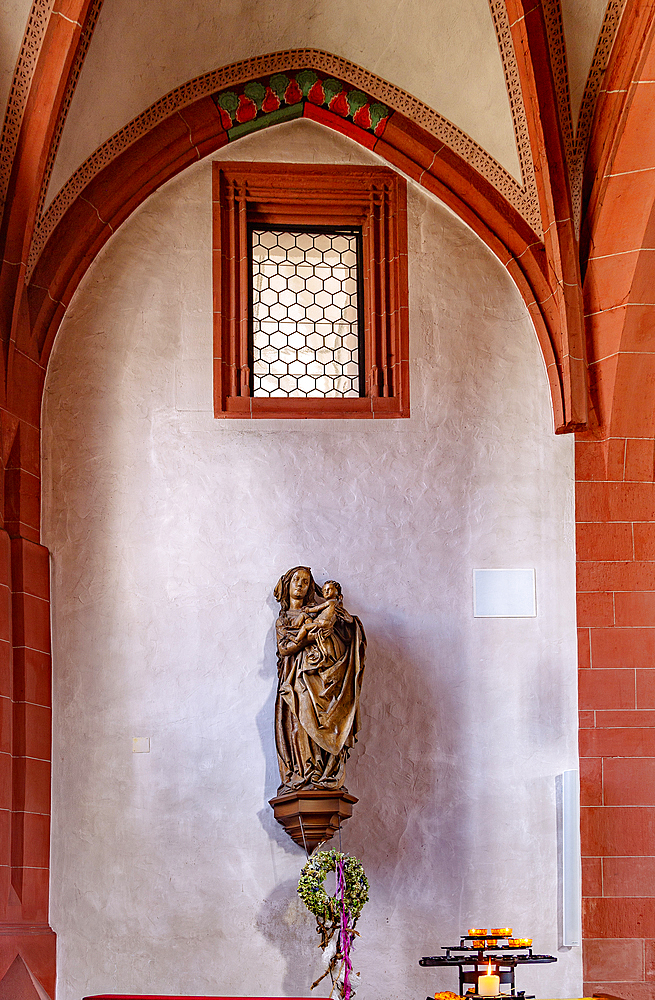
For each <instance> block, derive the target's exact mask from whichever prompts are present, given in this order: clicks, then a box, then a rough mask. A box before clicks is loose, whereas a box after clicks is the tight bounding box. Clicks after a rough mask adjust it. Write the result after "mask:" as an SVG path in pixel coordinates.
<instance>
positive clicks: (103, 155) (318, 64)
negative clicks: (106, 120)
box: [28, 0, 540, 277]
mask: <svg viewBox="0 0 655 1000" xmlns="http://www.w3.org/2000/svg"><path fill="white" fill-rule="evenodd" d="M496 2H498V3H500V4H502V0H494V3H496ZM501 20H502V18H501ZM506 20H507V15H506V14H505V21H506ZM507 32H509V26H508V27H507ZM509 44H510V47H511V39H510V42H509ZM512 52H513V48H512ZM303 69H305V70H307V69H310V70H314V71H315V72H317V74H321V75H324V76H325V77H330V78H334V79H336V80H340V81H342V83H344V84H346V85H347V88H348V90H352V89H355V90H359V91H362V92H363V93H364V94H366V95H368V97H369V99H370V100H371V104H373V103H375V102H379V103H380V104H384V105H386V106H387V107H388V108H390V109H391V110H392V111H400V112H402V114H404V115H406V117H407V118H410V119H411V120H412V121H414V122H416V123H417V124H418V125H420V126H421V127H422V128H424V129H425V130H426V131H427V132H429V133H430V134H431V135H434V136H436V137H437V138H438V139H440V140H441V141H442V142H443V143H445V145H447V146H449V147H450V149H453V150H454V151H455V152H456V153H458V154H459V156H461V157H462V159H463V160H464V161H465V162H467V163H469V164H470V165H471V166H473V167H474V168H475V169H476V170H477V171H478V172H479V173H480V174H482V176H483V177H485V178H486V179H487V180H488V181H489V182H490V183H491V184H492V185H493V186H494V187H495V188H496V189H497V190H498V191H500V192H501V194H502V195H503V196H504V197H505V198H506V199H507V201H508V202H509V203H510V204H511V205H512V206H513V207H514V208H515V209H516V210H517V211H518V212H519V213H520V214H521V215H522V216H523V218H524V219H526V221H527V222H529V224H530V225H531V226H532V227H533V228H535V229H536V230H537V231H540V217H539V206H538V202H537V200H536V186H535V185H534V181H533V180H532V181H530V177H532V178H533V177H534V175H533V171H532V168H531V160H530V159H528V158H526V157H525V156H524V157H523V161H522V166H523V164H525V167H524V169H527V166H528V164H530V170H529V171H528V172H527V173H526V174H525V176H526V178H527V179H528V183H527V185H526V186H523V185H521V184H519V183H518V181H516V180H515V179H514V178H513V177H512V175H511V174H510V173H509V172H508V171H507V170H505V169H504V167H502V166H501V165H500V164H499V163H498V161H497V160H495V159H494V158H493V157H492V156H491V155H490V154H489V153H487V152H486V151H485V150H484V149H482V147H481V146H480V145H478V143H477V142H475V141H474V140H473V139H471V137H470V136H468V135H467V134H466V133H465V132H463V131H462V130H461V129H459V128H457V126H456V125H453V124H452V122H449V121H448V120H447V119H445V118H444V117H443V116H442V115H440V114H439V113H438V112H437V111H434V110H433V109H432V108H430V107H428V106H427V105H426V104H424V103H423V102H422V101H419V100H417V98H415V97H412V96H411V94H408V93H406V91H404V90H401V89H400V88H399V87H395V86H394V85H393V84H390V83H387V82H386V81H385V80H382V79H381V78H380V77H378V76H375V74H374V73H369V72H368V70H365V69H362V68H361V67H359V66H356V65H355V64H354V63H351V62H349V61H348V60H347V59H342V58H340V57H339V56H334V55H331V54H330V53H328V52H322V51H320V50H319V49H289V50H287V51H284V52H275V53H272V54H270V55H265V56H258V57H257V58H254V59H246V60H244V61H242V62H238V63H233V64H232V65H231V66H225V67H223V68H222V69H219V70H214V71H212V72H210V73H205V74H204V75H203V76H199V77H196V78H195V79H194V80H191V81H189V83H186V84H184V85H183V86H181V87H178V88H177V89H176V90H173V91H171V92H170V93H169V94H167V95H166V96H165V97H163V98H161V100H159V101H157V102H156V103H155V104H152V105H151V106H150V107H149V108H148V109H147V110H146V111H144V112H143V113H142V114H140V115H139V116H138V117H136V118H133V119H132V121H131V122H129V124H128V125H126V126H125V128H122V129H120V130H119V131H118V132H116V133H115V134H114V135H113V136H111V138H110V139H108V140H107V141H106V142H104V143H103V144H102V145H101V146H99V147H98V149H97V150H96V151H95V152H94V153H93V154H92V155H91V156H90V157H89V158H88V159H87V160H85V162H84V163H83V164H82V165H81V167H79V169H78V170H76V171H75V173H74V174H73V175H72V177H71V178H70V179H69V180H68V181H67V183H66V184H65V185H64V187H63V188H62V189H61V191H60V192H59V193H58V194H57V196H56V197H55V199H54V201H53V202H52V204H51V205H50V207H49V208H48V210H47V211H46V213H45V214H44V215H43V216H42V217H41V219H40V220H39V223H38V224H37V228H36V230H35V234H34V239H33V241H32V249H31V252H30V260H29V268H28V277H29V274H31V272H32V270H33V268H34V264H35V263H36V261H37V260H38V257H39V255H40V253H41V251H42V250H43V247H44V246H45V244H46V242H47V240H48V238H49V236H50V234H51V233H52V232H53V230H54V228H55V227H56V225H57V223H58V222H59V220H60V219H61V218H62V216H63V215H64V213H65V212H66V210H67V209H68V208H69V206H70V205H71V204H72V203H73V201H74V200H75V199H76V198H77V196H78V195H79V194H81V192H82V191H83V190H84V188H85V187H86V185H87V184H88V183H89V181H90V180H91V179H92V178H93V177H95V176H96V174H97V173H98V172H99V171H100V170H102V169H103V168H104V167H105V166H107V164H109V163H111V161H112V160H113V159H115V157H116V156H118V155H119V154H120V153H121V152H122V151H123V150H124V149H126V148H127V147H128V146H130V145H131V144H132V143H133V142H135V141H136V140H137V139H140V138H141V137H142V136H143V135H145V134H146V133H147V132H149V131H150V129H152V128H153V127H154V126H155V125H157V124H159V123H160V122H161V121H163V120H164V119H165V118H168V117H169V115H172V114H174V113H175V112H176V111H181V110H182V109H183V108H184V107H186V106H187V105H189V104H192V103H193V102H194V101H197V100H198V99H199V98H201V97H206V96H210V95H212V94H216V93H220V92H222V91H225V90H234V91H235V92H236V89H237V88H238V87H240V86H241V85H244V84H246V83H248V82H249V81H259V80H261V79H262V78H264V77H267V76H268V77H271V76H272V75H273V74H276V73H283V74H294V75H295V74H297V73H298V71H300V70H303ZM244 92H245V88H244ZM512 95H514V100H515V101H518V100H520V102H521V105H520V106H521V108H522V107H523V105H522V98H521V97H520V87H519V91H518V95H517V93H516V91H515V89H514V90H512V92H511V94H510V99H512ZM515 113H518V112H515ZM230 117H231V116H230ZM528 146H529V143H528Z"/></svg>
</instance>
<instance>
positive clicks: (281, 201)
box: [212, 163, 409, 418]
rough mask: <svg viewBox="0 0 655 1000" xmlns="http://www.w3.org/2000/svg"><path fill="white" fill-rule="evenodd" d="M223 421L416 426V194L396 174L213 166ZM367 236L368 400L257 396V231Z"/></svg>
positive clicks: (217, 404)
mask: <svg viewBox="0 0 655 1000" xmlns="http://www.w3.org/2000/svg"><path fill="white" fill-rule="evenodd" d="M212 206H213V222H214V227H213V280H214V415H215V416H216V417H241V418H244V417H245V418H255V417H266V418H271V417H290V418H294V417H296V418H298V417H300V418H307V417H340V418H347V417H354V418H373V417H375V418H380V417H408V416H409V314H408V306H407V299H408V285H407V185H406V182H405V180H404V179H403V178H402V177H400V176H399V175H398V174H397V173H396V172H395V171H393V170H389V169H387V168H386V167H350V166H335V165H334V164H326V165H321V166H318V165H316V164H295V163H281V164H280V163H276V164H272V163H248V164H235V165H234V166H231V165H225V164H221V163H214V164H213V199H212ZM249 224H259V225H266V226H271V225H272V226H275V227H279V228H284V227H285V226H289V227H291V226H313V225H316V226H334V227H335V228H336V227H338V226H349V227H360V226H361V230H362V257H363V260H362V265H363V266H362V272H363V299H364V301H363V304H362V315H363V327H364V329H363V331H361V330H360V336H362V333H363V337H364V366H365V372H364V376H365V377H364V384H365V395H364V396H359V397H357V398H324V397H306V396H302V397H297V396H296V397H294V396H285V397H275V396H273V397H271V396H252V395H251V390H250V383H251V373H250V366H249V315H248V309H249V299H250V295H249V292H250V288H249V283H250V265H249V246H248V240H249V236H248V226H249Z"/></svg>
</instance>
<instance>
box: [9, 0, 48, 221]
mask: <svg viewBox="0 0 655 1000" xmlns="http://www.w3.org/2000/svg"><path fill="white" fill-rule="evenodd" d="M53 6H54V0H34V2H33V3H32V9H31V11H30V16H29V18H28V20H27V26H26V28H25V34H24V36H23V43H22V45H21V49H20V54H19V56H18V62H17V63H16V69H15V71H14V78H13V80H12V82H11V90H10V91H9V98H8V101H7V112H6V114H5V120H4V124H3V126H2V136H1V137H0V209H2V207H3V206H4V203H5V198H6V197H7V188H8V186H9V177H10V175H11V168H12V164H13V162H14V156H15V155H16V147H17V145H18V135H19V133H20V127H21V124H22V121H23V114H24V113H25V106H26V105H27V96H28V94H29V91H30V84H31V83H32V77H33V75H34V70H35V67H36V63H37V59H38V58H39V52H40V51H41V46H42V44H43V39H44V38H45V33H46V28H47V27H48V20H49V18H50V13H51V11H52V8H53Z"/></svg>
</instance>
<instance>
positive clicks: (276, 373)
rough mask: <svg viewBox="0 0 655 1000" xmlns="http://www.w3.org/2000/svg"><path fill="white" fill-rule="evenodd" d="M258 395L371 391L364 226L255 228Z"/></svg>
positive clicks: (253, 312) (254, 326)
mask: <svg viewBox="0 0 655 1000" xmlns="http://www.w3.org/2000/svg"><path fill="white" fill-rule="evenodd" d="M251 266H252V272H251V273H252V284H251V296H252V298H251V351H252V362H251V364H252V393H253V395H254V396H287V397H288V396H292V397H303V396H309V397H316V396H319V397H324V398H343V397H358V396H362V395H364V378H363V373H364V361H363V344H362V337H361V336H360V329H361V323H360V302H361V274H360V269H361V230H359V229H329V230H328V229H325V228H320V229H318V228H317V229H309V228H298V229H286V228H285V229H281V228H263V227H262V228H260V227H252V228H251Z"/></svg>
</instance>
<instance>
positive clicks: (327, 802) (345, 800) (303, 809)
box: [269, 788, 359, 853]
mask: <svg viewBox="0 0 655 1000" xmlns="http://www.w3.org/2000/svg"><path fill="white" fill-rule="evenodd" d="M358 801H359V800H358V799H356V798H355V796H354V795H350V794H349V793H348V792H347V791H346V789H345V788H335V789H325V790H324V789H318V788H316V789H309V790H306V791H305V790H303V791H298V792H285V793H284V795H277V796H276V797H275V798H274V799H270V800H269V804H270V805H271V806H273V814H274V816H275V818H276V820H277V821H278V823H281V824H282V826H283V827H284V829H285V830H286V831H287V833H288V834H289V836H290V837H291V839H292V840H293V841H295V842H296V844H298V845H299V846H300V847H305V845H306V846H307V850H308V851H309V852H310V853H311V852H312V851H313V850H314V848H315V847H318V846H319V844H323V843H324V842H325V841H326V840H329V839H330V837H332V836H334V834H335V833H336V832H337V830H338V829H339V826H340V825H341V823H344V822H345V821H346V820H347V819H350V817H351V816H352V814H353V805H354V804H355V802H358ZM303 833H304V839H303Z"/></svg>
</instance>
